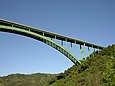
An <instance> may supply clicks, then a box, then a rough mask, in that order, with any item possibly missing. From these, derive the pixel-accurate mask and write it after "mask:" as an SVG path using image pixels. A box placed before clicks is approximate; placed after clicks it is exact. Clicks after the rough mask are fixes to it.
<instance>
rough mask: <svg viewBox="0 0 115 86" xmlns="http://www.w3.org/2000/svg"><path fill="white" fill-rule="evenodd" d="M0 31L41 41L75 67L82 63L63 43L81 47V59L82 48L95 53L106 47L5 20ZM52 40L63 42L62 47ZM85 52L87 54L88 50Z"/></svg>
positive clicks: (2, 21)
mask: <svg viewBox="0 0 115 86" xmlns="http://www.w3.org/2000/svg"><path fill="white" fill-rule="evenodd" d="M0 31H2V32H9V33H14V34H19V35H23V36H27V37H31V38H33V39H36V40H39V41H41V42H43V43H45V44H47V45H49V46H51V47H53V48H55V49H56V50H58V51H59V52H61V53H62V54H63V55H65V56H66V57H67V58H68V59H70V60H71V61H72V62H73V63H74V64H75V65H79V64H80V63H81V62H80V61H79V60H78V59H77V58H76V56H74V55H73V54H72V53H71V52H70V51H69V50H68V49H66V48H64V46H63V41H65V42H70V43H71V47H72V44H78V45H80V54H81V57H82V52H83V51H82V46H87V47H88V51H89V47H91V48H94V51H95V49H103V48H104V47H102V46H99V45H95V44H92V43H88V42H84V41H80V40H77V39H73V38H70V37H66V36H62V35H60V34H56V33H52V32H48V31H44V30H40V29H36V28H33V27H29V26H25V25H22V24H18V23H15V22H10V21H7V20H3V19H0ZM52 38H53V39H58V40H61V41H62V45H60V44H58V43H57V42H56V41H54V40H51V39H52ZM84 52H86V50H85V51H84Z"/></svg>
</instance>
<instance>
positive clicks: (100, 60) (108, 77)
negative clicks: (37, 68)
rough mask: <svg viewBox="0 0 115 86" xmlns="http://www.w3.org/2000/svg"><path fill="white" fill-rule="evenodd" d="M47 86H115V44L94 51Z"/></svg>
mask: <svg viewBox="0 0 115 86" xmlns="http://www.w3.org/2000/svg"><path fill="white" fill-rule="evenodd" d="M93 55H94V56H93ZM46 86H115V45H113V46H111V47H110V46H109V47H108V48H105V49H104V50H102V51H100V52H95V53H93V54H92V55H91V56H90V57H88V58H87V59H86V60H82V64H81V65H80V66H79V67H77V66H73V67H71V68H69V69H68V70H66V71H65V72H64V73H63V74H60V75H59V76H58V77H57V78H56V79H55V80H53V81H51V82H49V83H48V84H47V85H46Z"/></svg>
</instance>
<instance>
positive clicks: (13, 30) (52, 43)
mask: <svg viewBox="0 0 115 86" xmlns="http://www.w3.org/2000/svg"><path fill="white" fill-rule="evenodd" d="M0 31H2V32H9V33H15V34H19V35H24V36H27V37H31V38H34V39H36V40H39V41H41V42H43V43H45V44H47V45H49V46H51V47H53V48H55V49H56V50H58V51H59V52H61V53H62V54H64V55H65V56H66V57H67V58H69V59H70V60H71V61H72V62H73V63H74V64H75V65H79V64H80V63H81V62H80V61H79V60H78V59H77V58H76V56H74V55H73V54H72V53H71V52H69V51H68V50H67V49H65V48H64V47H63V46H61V45H59V44H58V43H57V42H55V41H53V40H51V39H50V38H47V37H45V36H43V35H40V34H38V33H35V32H32V31H31V30H30V29H28V30H25V29H22V28H16V27H10V26H5V25H0Z"/></svg>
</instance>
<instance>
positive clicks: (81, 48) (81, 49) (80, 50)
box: [80, 45, 82, 59]
mask: <svg viewBox="0 0 115 86" xmlns="http://www.w3.org/2000/svg"><path fill="white" fill-rule="evenodd" d="M80 58H81V59H82V46H81V45H80Z"/></svg>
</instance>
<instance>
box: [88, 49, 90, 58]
mask: <svg viewBox="0 0 115 86" xmlns="http://www.w3.org/2000/svg"><path fill="white" fill-rule="evenodd" d="M88 56H89V57H90V49H89V47H88Z"/></svg>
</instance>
